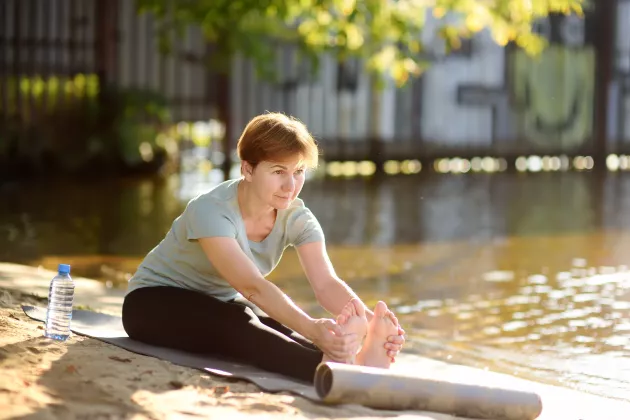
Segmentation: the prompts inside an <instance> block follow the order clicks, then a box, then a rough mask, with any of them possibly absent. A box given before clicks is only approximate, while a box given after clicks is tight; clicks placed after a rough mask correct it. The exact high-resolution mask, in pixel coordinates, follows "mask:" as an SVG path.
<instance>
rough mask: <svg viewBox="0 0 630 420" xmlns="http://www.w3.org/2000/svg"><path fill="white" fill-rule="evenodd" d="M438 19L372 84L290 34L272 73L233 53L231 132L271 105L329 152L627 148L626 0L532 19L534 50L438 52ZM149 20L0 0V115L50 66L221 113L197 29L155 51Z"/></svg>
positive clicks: (36, 85)
mask: <svg viewBox="0 0 630 420" xmlns="http://www.w3.org/2000/svg"><path fill="white" fill-rule="evenodd" d="M435 28H436V21H435V20H432V17H429V18H428V21H427V26H426V29H425V31H424V33H423V35H422V40H423V42H424V43H425V44H426V46H427V54H428V57H429V58H430V59H431V60H432V62H433V65H432V66H431V67H430V68H429V69H428V70H427V71H426V72H425V73H424V74H423V75H422V77H420V78H418V79H416V80H414V81H413V82H412V83H409V84H408V86H406V87H404V88H402V89H398V88H396V87H395V86H394V84H393V83H390V84H389V85H388V86H386V88H385V89H384V90H383V91H380V92H375V91H373V89H372V84H371V82H370V78H369V76H368V75H367V74H366V73H365V72H364V71H363V70H362V68H361V66H360V63H357V62H354V61H347V62H345V63H338V62H336V61H334V60H333V59H331V58H330V57H322V66H321V71H320V72H319V74H317V75H316V76H314V77H312V76H310V75H309V72H308V71H307V70H308V69H305V68H304V67H303V66H304V64H303V63H298V62H297V58H296V57H297V56H296V53H295V51H294V50H293V49H292V48H291V47H290V46H279V47H278V59H277V71H278V75H279V81H278V82H277V83H273V84H272V83H268V82H264V81H260V80H257V79H256V77H255V74H254V68H253V65H252V63H251V62H250V61H248V60H246V59H244V58H243V57H235V58H234V63H233V64H234V65H233V73H232V74H231V75H230V77H229V95H228V101H227V102H229V110H228V111H229V112H226V113H223V115H228V116H229V117H228V118H229V124H230V126H229V129H228V133H230V137H231V141H232V142H234V141H235V140H236V138H237V137H238V134H239V133H240V131H241V129H242V128H243V127H244V125H245V123H246V122H247V121H248V119H249V118H251V117H253V116H254V115H256V114H259V113H262V112H264V111H267V110H269V111H282V112H285V113H288V114H292V115H294V116H296V117H299V118H300V119H302V120H303V121H304V122H305V123H306V124H307V125H308V126H309V128H310V129H311V130H312V131H313V132H314V134H315V135H316V136H317V137H318V138H319V139H320V142H321V145H322V147H323V150H324V153H325V155H326V157H327V158H329V159H338V160H349V159H356V160H361V159H365V158H372V159H374V160H384V159H389V158H394V159H410V158H414V159H416V158H418V159H424V158H426V159H433V158H436V157H440V156H462V157H472V156H505V157H507V158H508V160H509V159H512V158H515V157H516V156H518V155H521V154H525V155H527V154H540V155H544V154H548V155H558V154H567V155H593V156H596V155H597V156H600V157H602V156H604V155H605V154H607V153H613V152H614V153H624V152H625V153H628V152H630V127H629V126H628V125H629V124H628V123H627V122H626V121H627V120H628V118H626V117H627V116H629V115H630V91H629V88H630V83H629V81H630V79H629V76H630V1H626V0H602V1H598V2H596V8H595V10H593V11H590V12H589V13H588V14H587V16H586V18H585V19H581V18H578V17H576V16H551V17H549V18H547V19H544V20H542V21H540V22H538V23H537V25H536V31H537V32H539V33H541V34H543V35H544V36H545V37H547V39H549V41H550V42H551V45H550V47H549V48H548V49H546V50H545V51H544V53H543V54H542V56H541V57H540V58H539V59H534V58H531V57H528V56H527V55H526V54H525V53H524V52H523V51H521V50H518V49H515V48H513V47H507V48H502V47H500V46H498V45H496V44H495V43H494V42H493V41H492V40H491V39H490V37H489V36H488V34H487V33H485V32H484V33H481V34H479V35H478V36H476V37H474V38H473V39H471V40H470V41H467V42H465V43H464V45H463V46H462V48H461V49H460V50H459V51H456V52H455V53H452V54H449V55H446V54H445V53H444V45H443V43H442V41H441V40H440V39H439V37H438V36H437V35H436V31H435ZM155 29H156V28H155V22H154V21H153V19H152V17H151V16H150V15H141V16H137V15H136V13H135V6H134V2H133V1H127V0H113V1H107V2H106V1H99V0H83V1H76V0H49V1H39V0H0V99H1V101H0V107H1V113H0V125H2V124H3V121H4V123H6V122H7V121H16V120H17V121H20V120H22V119H23V118H24V116H25V115H26V114H28V113H29V112H31V113H32V112H33V109H35V108H34V107H33V106H32V103H33V102H37V101H38V100H42V101H57V100H64V99H63V95H56V96H54V97H53V95H50V94H47V92H48V91H49V90H50V89H51V83H50V80H53V79H54V80H55V83H56V86H57V88H56V89H57V90H59V89H61V90H64V86H65V93H68V92H70V93H71V94H72V93H73V92H75V93H76V92H77V91H79V90H80V91H81V92H83V93H86V92H87V91H89V90H90V89H92V90H93V92H94V94H98V92H100V89H101V87H102V86H104V85H106V84H107V85H108V86H115V87H120V88H142V89H146V90H151V91H156V92H159V93H161V94H164V95H165V96H166V98H167V99H168V104H169V105H168V106H169V109H170V110H171V112H172V115H173V118H174V121H175V122H179V121H207V120H208V119H211V118H217V117H219V115H220V114H219V107H220V105H221V102H220V98H219V95H218V93H217V92H218V91H219V89H218V87H220V86H218V85H219V84H220V83H223V82H222V81H220V80H218V79H217V77H216V75H215V74H213V73H212V72H210V71H208V70H207V68H206V67H204V64H203V59H204V56H205V55H206V54H209V53H211V49H210V47H209V46H208V45H207V44H206V43H205V42H204V40H203V37H202V34H201V31H200V30H199V29H198V28H193V27H191V28H189V29H188V30H187V31H186V33H185V36H184V37H183V38H182V39H179V40H176V42H175V45H176V51H175V54H173V55H170V56H163V55H161V54H160V53H159V48H158V42H157V36H156V32H155ZM77 77H79V78H80V80H77ZM79 85H81V86H79ZM60 86H61V88H60ZM68 86H70V87H69V88H68ZM90 86H91V88H90ZM81 89H82V90H81ZM41 97H43V99H41ZM33 98H40V99H33ZM224 111H225V110H224Z"/></svg>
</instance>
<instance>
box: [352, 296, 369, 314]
mask: <svg viewBox="0 0 630 420" xmlns="http://www.w3.org/2000/svg"><path fill="white" fill-rule="evenodd" d="M350 302H351V303H352V307H353V308H354V312H355V314H356V315H358V316H360V317H361V318H363V317H365V307H364V306H363V303H361V301H360V300H359V299H356V298H354V299H352V300H351V301H350Z"/></svg>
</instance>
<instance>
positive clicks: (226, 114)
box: [216, 63, 232, 180]
mask: <svg viewBox="0 0 630 420" xmlns="http://www.w3.org/2000/svg"><path fill="white" fill-rule="evenodd" d="M231 65H232V63H230V64H228V66H230V67H231ZM228 74H229V70H228V71H226V72H224V71H220V72H218V73H217V77H216V82H217V83H218V85H217V110H218V115H219V121H221V122H222V123H223V124H224V126H225V132H224V135H223V144H222V145H221V146H222V149H223V155H224V160H223V164H222V165H221V169H222V172H223V179H225V180H227V179H229V178H230V170H231V169H232V124H231V123H230V119H231V118H230V117H231V115H230V77H229V76H228Z"/></svg>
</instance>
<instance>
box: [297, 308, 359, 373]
mask: <svg viewBox="0 0 630 420" xmlns="http://www.w3.org/2000/svg"><path fill="white" fill-rule="evenodd" d="M309 338H310V339H311V340H312V341H313V343H314V344H315V345H316V346H317V347H319V348H320V349H321V350H322V351H323V352H324V354H325V355H326V356H328V357H329V358H331V359H332V360H333V361H335V362H339V363H344V362H345V361H346V360H349V359H352V358H353V357H354V356H355V354H353V353H356V351H357V349H358V348H359V346H360V344H361V343H360V342H359V341H360V339H359V337H358V336H357V335H356V334H354V333H352V334H345V335H344V334H343V332H342V331H341V327H340V326H339V324H337V323H336V322H335V321H333V320H332V319H326V318H321V319H315V320H314V321H313V324H312V330H311V333H310V337H309Z"/></svg>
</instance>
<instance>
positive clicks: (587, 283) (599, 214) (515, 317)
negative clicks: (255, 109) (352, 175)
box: [0, 171, 630, 400]
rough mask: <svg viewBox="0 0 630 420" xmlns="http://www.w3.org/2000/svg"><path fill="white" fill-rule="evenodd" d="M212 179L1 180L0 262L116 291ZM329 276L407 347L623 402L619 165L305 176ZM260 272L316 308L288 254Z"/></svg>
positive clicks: (629, 261)
mask: <svg viewBox="0 0 630 420" xmlns="http://www.w3.org/2000/svg"><path fill="white" fill-rule="evenodd" d="M219 180H220V179H219V178H218V177H217V175H216V174H214V173H213V172H197V171H191V172H189V173H186V174H182V175H178V176H172V177H170V178H168V179H165V180H128V181H114V180H112V181H107V182H105V181H103V182H98V183H88V182H85V183H73V184H68V183H42V182H38V183H32V184H10V185H6V184H5V185H4V186H2V187H0V197H2V206H0V260H3V261H17V262H24V263H31V264H41V265H43V266H45V267H47V268H54V267H55V265H56V263H58V262H60V261H63V262H68V263H71V264H72V265H73V270H74V271H73V272H74V273H75V274H78V275H83V276H90V277H95V278H99V279H102V280H103V281H104V282H106V283H107V284H108V285H109V286H110V287H124V285H125V283H126V279H127V278H128V277H129V275H130V273H132V272H133V270H134V269H135V267H136V266H137V264H138V263H139V261H140V259H141V258H142V256H143V255H144V254H145V253H146V252H148V251H149V250H150V249H151V248H152V247H153V246H155V245H156V244H157V243H158V242H159V241H160V240H161V239H162V237H163V235H164V234H165V233H166V231H167V230H168V229H169V227H170V224H171V222H172V221H173V219H174V218H175V217H177V216H178V215H179V213H180V212H181V211H182V210H183V208H184V206H185V204H186V202H187V200H189V199H190V198H192V197H193V196H194V195H196V194H198V193H200V192H203V191H206V190H207V189H208V188H211V187H212V186H213V185H215V184H216V183H217V182H218V181H219ZM301 197H302V198H303V199H304V200H305V201H306V203H307V205H309V206H310V207H311V209H312V210H313V212H314V213H315V214H316V215H317V216H318V218H319V220H320V222H321V224H322V226H323V228H324V230H325V232H326V235H327V243H328V249H329V253H330V255H331V259H332V261H333V263H334V265H335V267H336V270H337V272H338V274H339V275H340V276H341V277H342V278H344V279H345V280H346V281H348V282H349V283H350V284H351V285H352V286H353V288H355V290H356V291H357V292H358V293H359V295H360V296H361V297H362V298H363V299H364V300H365V301H366V302H368V303H369V304H370V305H373V304H374V303H375V302H376V301H377V300H379V299H382V300H385V301H386V302H388V303H389V304H390V306H391V307H392V308H393V309H394V310H395V312H396V313H397V315H398V316H399V319H400V320H401V322H402V324H403V326H404V328H405V329H406V331H407V333H408V335H409V342H408V345H407V347H406V351H408V352H412V353H416V354H422V355H428V356H431V357H435V358H440V359H443V360H449V361H452V362H456V363H463V364H468V365H472V366H477V367H481V368H487V369H490V370H495V371H500V372H507V373H510V374H514V375H518V376H522V377H527V378H533V379H537V380H540V381H544V382H549V383H555V384H562V385H564V386H568V387H572V388H577V389H580V390H583V391H587V392H591V393H594V394H599V395H604V396H608V397H614V398H620V399H628V400H630V270H629V269H628V267H627V266H626V265H630V174H607V175H606V176H603V177H596V176H594V175H593V174H588V173H563V174H528V175H510V174H494V175H474V174H473V175H465V176H450V175H435V176H405V177H387V178H384V179H382V180H378V181H372V182H368V181H367V180H363V179H317V178H314V179H311V180H310V181H309V182H308V183H307V185H306V186H305V188H304V190H303V193H302V196H301ZM270 279H271V280H273V281H274V282H276V283H277V284H278V285H280V286H281V287H282V288H283V290H285V291H286V292H287V293H288V294H289V295H290V296H291V297H293V298H294V299H295V300H297V301H298V302H299V303H301V304H302V305H304V307H306V308H307V310H308V311H309V312H310V313H312V314H313V315H321V314H322V312H321V311H320V310H319V309H318V307H317V305H316V304H315V302H314V301H313V295H312V293H311V291H310V289H309V287H308V282H307V281H306V279H305V277H304V275H303V274H302V272H301V269H300V266H299V262H298V259H297V257H296V255H295V252H293V251H292V250H289V251H287V252H286V254H285V257H284V259H283V261H282V262H281V264H280V265H279V267H278V269H277V271H276V272H274V273H273V274H272V275H271V276H270Z"/></svg>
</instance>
